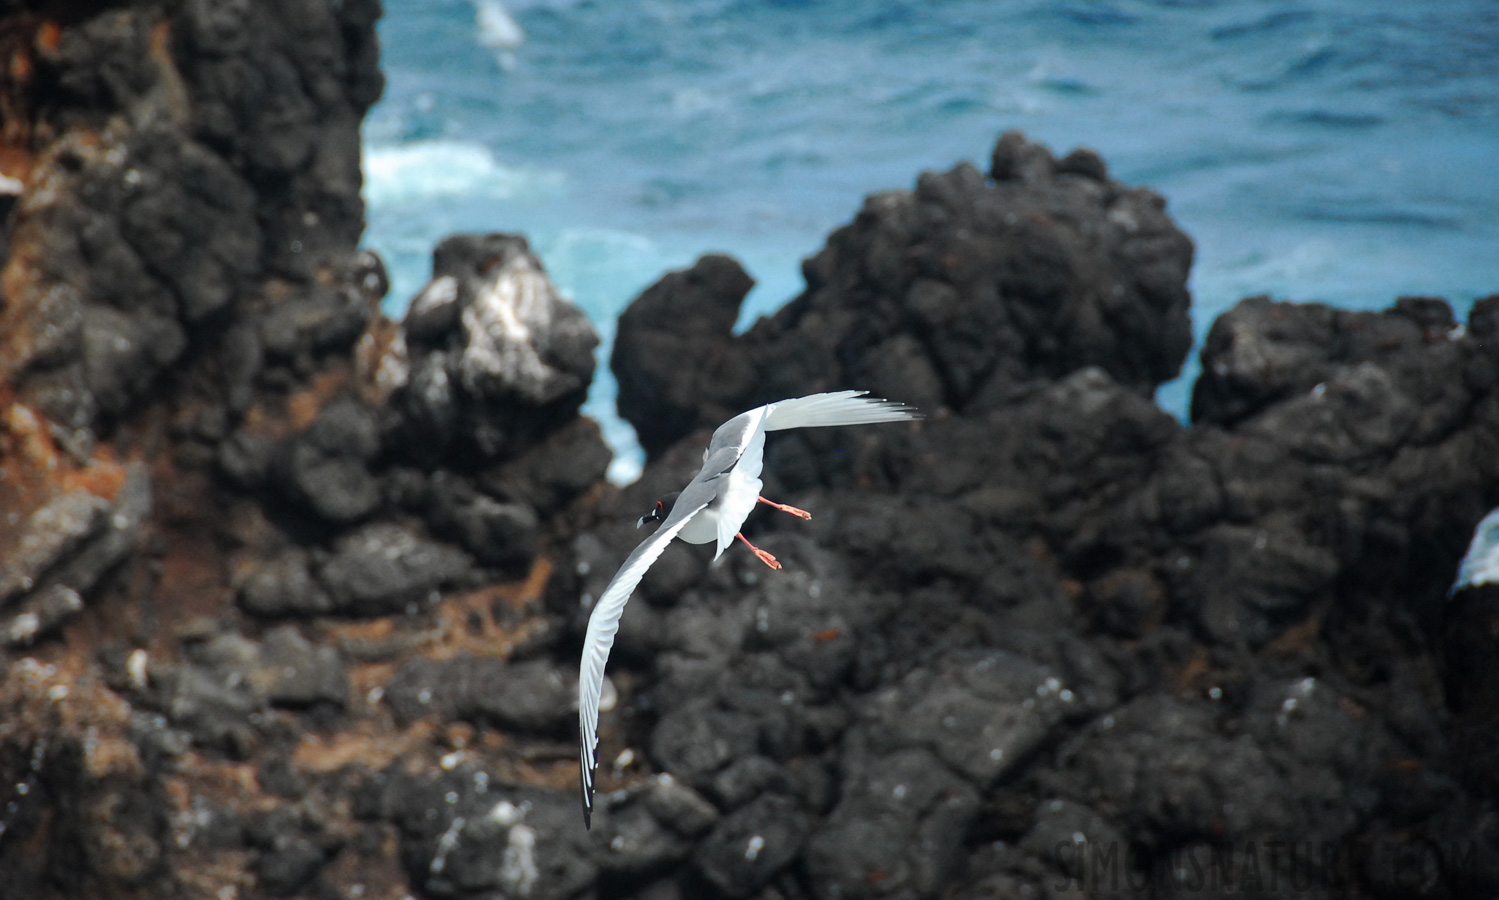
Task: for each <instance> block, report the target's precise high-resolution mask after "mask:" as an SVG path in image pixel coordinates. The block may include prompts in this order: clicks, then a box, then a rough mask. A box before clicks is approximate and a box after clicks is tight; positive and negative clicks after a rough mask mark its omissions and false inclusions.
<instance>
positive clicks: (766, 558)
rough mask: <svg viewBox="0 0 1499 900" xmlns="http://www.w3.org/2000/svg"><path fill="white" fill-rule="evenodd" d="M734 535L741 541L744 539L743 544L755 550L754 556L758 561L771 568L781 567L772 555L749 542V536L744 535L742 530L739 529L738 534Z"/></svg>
mask: <svg viewBox="0 0 1499 900" xmlns="http://www.w3.org/2000/svg"><path fill="white" fill-rule="evenodd" d="M734 537H736V538H739V539H740V540H741V541H744V546H746V547H748V548H750V549H751V550H753V551H755V556H756V557H757V558H758V559H759V560H760V562H763V563H765V564H766V565H767V566H770V567H771V568H772V569H779V568H780V567H781V564H780V563H779V562H777V561H776V558H775V557H774V556H771V555H770V554H769V553H766V552H765V551H764V550H761V549H760V548H759V547H756V546H755V545H754V544H751V543H750V542H749V538H747V537H745V536H744V532H742V531H741V532H739V533H738V534H736V535H734Z"/></svg>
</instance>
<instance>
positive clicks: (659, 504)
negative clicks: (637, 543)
mask: <svg viewBox="0 0 1499 900" xmlns="http://www.w3.org/2000/svg"><path fill="white" fill-rule="evenodd" d="M664 521H666V502H665V501H664V500H657V501H656V505H655V506H653V507H651V511H650V512H648V513H646V514H645V515H643V516H641V517H640V519H639V520H638V521H636V523H635V527H636V528H639V527H640V526H642V525H644V524H645V523H647V522H664Z"/></svg>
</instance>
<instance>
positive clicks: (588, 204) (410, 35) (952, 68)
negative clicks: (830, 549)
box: [364, 0, 1499, 479]
mask: <svg viewBox="0 0 1499 900" xmlns="http://www.w3.org/2000/svg"><path fill="white" fill-rule="evenodd" d="M380 39H381V44H382V52H383V58H384V66H385V71H386V75H387V79H388V81H387V87H386V92H385V96H384V99H383V100H382V101H381V102H380V103H379V105H377V106H376V107H375V109H374V110H373V111H372V113H371V115H370V116H369V119H368V120H367V122H366V125H365V129H364V137H365V150H364V153H365V179H366V186H365V191H366V198H367V200H368V203H369V230H368V232H367V233H366V237H365V244H366V246H369V247H372V248H374V249H376V250H378V251H379V252H380V253H381V254H382V256H384V258H385V260H386V262H387V264H388V265H389V267H390V269H391V274H392V285H393V286H392V290H391V294H390V297H389V299H388V301H387V309H388V311H389V312H390V313H391V314H393V315H400V314H401V313H402V312H403V311H404V309H405V306H406V304H407V302H408V301H409V300H410V298H411V296H412V294H414V293H415V292H416V291H417V290H418V289H419V288H420V286H421V285H422V284H423V283H425V281H426V279H427V277H428V276H429V274H430V253H431V250H432V247H433V245H434V244H435V243H436V242H437V241H438V240H439V239H440V238H441V237H443V236H444V235H447V234H451V233H453V232H458V231H497V230H498V231H518V232H523V233H525V234H527V235H528V236H529V237H530V239H531V241H532V245H533V247H534V248H535V249H536V251H537V252H538V254H539V255H540V256H541V258H542V259H543V261H544V262H545V263H546V266H547V268H548V270H549V271H550V273H551V274H552V277H553V278H554V280H556V282H557V283H558V284H559V286H561V288H562V289H563V290H564V291H565V292H567V293H568V294H569V295H570V296H571V297H572V298H573V299H574V301H575V302H577V303H578V304H579V305H580V306H581V307H582V308H583V309H584V310H585V311H586V312H587V313H588V314H589V315H590V316H591V317H592V318H593V320H594V321H595V322H596V323H597V324H598V326H599V328H600V331H601V332H602V333H603V334H604V335H605V337H606V340H607V338H608V337H609V336H611V335H612V330H613V323H614V319H615V317H616V316H617V315H618V313H619V311H620V310H621V309H622V308H623V307H624V305H625V304H626V303H628V302H629V300H630V299H631V298H633V297H634V296H635V295H636V294H637V293H638V292H639V291H640V290H641V289H642V288H644V287H646V286H647V285H649V284H650V283H651V282H653V281H654V280H655V279H656V278H658V277H659V276H660V275H661V274H663V273H664V272H666V271H667V270H669V269H673V268H680V267H682V266H686V265H689V264H690V263H691V262H692V260H694V259H695V258H696V257H697V256H699V255H700V254H702V253H705V252H710V251H721V252H727V253H730V254H733V255H734V256H736V257H738V258H739V259H740V261H741V262H743V263H744V264H745V266H746V268H747V269H749V271H750V272H751V274H753V275H754V276H755V278H756V279H757V280H758V285H757V287H756V289H755V291H754V292H753V293H752V294H751V295H750V298H749V300H748V302H747V303H746V307H745V315H744V319H743V320H742V322H741V324H747V323H748V322H749V321H753V319H754V318H755V317H756V316H758V315H760V314H763V313H767V312H771V311H773V310H775V309H776V308H778V307H779V306H780V305H781V304H783V303H784V302H785V301H787V300H789V299H790V298H792V297H793V296H795V295H796V294H797V292H798V291H799V290H800V289H801V287H802V283H801V277H800V268H799V265H800V260H801V259H802V258H803V257H806V256H809V255H811V254H812V253H814V252H815V251H816V250H817V249H818V248H819V247H820V246H821V244H822V241H823V239H824V238H825V237H826V235H827V233H828V232H829V231H831V230H832V229H833V228H835V227H837V226H838V225H840V224H842V223H844V222H846V221H848V220H849V219H850V218H851V217H852V215H853V214H854V212H855V211H856V210H857V209H858V208H859V206H860V203H861V201H862V198H863V196H864V195H865V194H867V193H870V192H872V191H876V190H883V189H888V188H900V187H909V186H911V185H912V184H913V183H914V181H915V177H916V175H917V173H918V172H920V171H922V170H924V169H944V168H947V167H949V166H951V165H953V164H954V163H956V162H958V161H960V160H964V159H968V160H973V161H975V162H976V163H978V164H979V165H980V167H981V168H982V167H983V166H984V163H985V161H986V160H987V157H988V153H989V150H990V149H991V147H992V146H993V142H994V140H995V138H996V137H997V136H998V135H999V134H1000V132H1002V131H1004V130H1005V129H1007V128H1021V129H1024V130H1025V131H1026V132H1027V133H1028V134H1029V135H1030V136H1031V137H1033V138H1036V139H1040V140H1043V141H1045V142H1047V143H1048V144H1050V145H1051V146H1052V147H1053V149H1054V150H1056V151H1057V152H1058V153H1062V152H1065V151H1066V150H1068V149H1070V148H1072V147H1074V146H1077V145H1086V146H1090V147H1093V148H1095V149H1097V150H1099V151H1100V152H1101V153H1102V154H1103V155H1104V157H1105V159H1106V160H1107V161H1108V162H1109V164H1110V167H1111V170H1112V172H1113V174H1114V175H1115V176H1116V177H1118V178H1121V179H1122V180H1124V181H1126V182H1128V183H1132V184H1144V185H1148V186H1150V187H1153V188H1155V189H1156V190H1158V191H1160V192H1161V193H1162V194H1164V195H1165V196H1166V197H1167V198H1168V200H1169V204H1170V205H1169V207H1168V208H1169V210H1170V212H1171V214H1172V215H1173V216H1174V217H1175V219H1176V221H1177V222H1178V223H1179V224H1180V225H1181V227H1183V228H1184V229H1185V230H1186V231H1187V232H1188V233H1189V234H1190V235H1191V236H1192V238H1193V239H1194V241H1196V244H1197V259H1196V263H1195V265H1194V268H1193V274H1192V281H1191V288H1192V291H1193V295H1194V298H1195V299H1194V308H1193V321H1194V324H1195V328H1196V330H1197V334H1198V336H1199V338H1200V337H1201V336H1202V335H1203V334H1204V333H1205V332H1206V330H1207V327H1208V326H1209V325H1210V324H1211V323H1212V320H1213V318H1214V317H1215V316H1216V315H1217V314H1218V313H1219V312H1221V311H1222V310H1224V309H1225V308H1227V307H1228V306H1230V305H1232V304H1233V303H1234V302H1235V301H1237V300H1238V299H1239V298H1241V297H1244V296H1248V295H1251V294H1261V293H1265V294H1270V295H1272V296H1275V297H1277V298H1281V299H1292V300H1320V301H1324V302H1328V303H1332V304H1335V305H1338V306H1342V307H1348V308H1381V307H1384V306H1386V305H1388V304H1389V303H1390V302H1391V301H1392V300H1393V299H1394V298H1395V297H1396V296H1398V295H1401V294H1426V295H1436V296H1443V297H1446V298H1447V299H1449V300H1451V301H1452V302H1453V303H1454V305H1456V306H1457V307H1458V309H1459V313H1460V314H1461V313H1464V312H1465V311H1466V308H1467V306H1468V305H1469V304H1470V303H1471V301H1472V300H1473V299H1475V298H1476V297H1480V296H1483V295H1485V294H1488V293H1494V292H1499V3H1494V2H1493V0H1471V2H1458V0H1447V2H1443V0H1434V2H1428V3H1419V4H1414V3H1394V2H1379V0H1321V2H1310V0H1219V2H1213V0H1091V2H1089V0H1063V2H1018V0H1017V2H1010V3H995V2H979V0H953V2H930V0H929V2H915V0H869V2H863V3H847V2H819V0H780V2H749V0H641V2H603V0H505V2H503V4H502V0H387V2H386V16H385V19H384V20H383V22H382V23H381V25H380ZM602 353H603V354H604V355H601V360H602V359H607V355H606V353H607V345H606V347H605V348H604V351H602ZM1195 371H1196V361H1195V357H1194V358H1193V360H1192V362H1191V363H1189V365H1188V368H1187V370H1186V371H1185V372H1184V374H1183V377H1182V378H1180V379H1178V380H1177V381H1175V382H1172V383H1170V384H1168V385H1166V386H1165V387H1163V388H1162V390H1161V392H1160V394H1159V396H1158V400H1159V402H1160V403H1161V404H1162V405H1163V406H1164V407H1165V408H1166V409H1168V410H1170V411H1172V412H1174V413H1176V414H1178V415H1181V414H1182V413H1183V412H1184V410H1185V407H1186V404H1187V398H1188V393H1189V390H1190V379H1191V378H1192V377H1193V376H1194V375H1195ZM613 397H614V384H613V381H612V379H611V378H610V376H609V373H608V370H607V367H601V369H600V375H599V378H598V380H597V382H596V384H595V386H594V390H593V392H592V394H591V395H590V399H589V404H588V406H587V407H586V410H587V412H589V413H590V414H591V415H594V416H595V417H596V418H598V419H599V420H600V421H601V422H602V423H603V424H604V426H605V434H606V437H607V438H608V439H609V441H610V443H611V444H612V445H613V446H614V447H615V448H616V451H617V455H618V458H617V460H616V465H615V468H614V469H613V470H612V475H613V476H614V477H615V478H618V479H628V478H629V477H630V476H631V474H632V473H633V472H634V471H638V466H639V458H640V457H639V451H638V448H637V447H636V446H635V445H634V440H633V435H632V434H631V432H630V429H629V427H628V425H626V424H624V423H623V422H621V421H620V420H619V419H618V418H617V417H616V416H615V415H614V406H613Z"/></svg>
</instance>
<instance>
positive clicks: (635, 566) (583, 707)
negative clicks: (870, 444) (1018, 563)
mask: <svg viewBox="0 0 1499 900" xmlns="http://www.w3.org/2000/svg"><path fill="white" fill-rule="evenodd" d="M866 393H868V392H867V391H835V392H833V393H829V394H812V395H810V396H807V397H798V398H796V399H794V400H782V401H780V402H778V403H767V404H766V405H764V406H762V407H760V408H758V409H752V410H750V411H749V412H744V413H740V414H739V415H737V416H735V417H734V418H732V419H730V420H729V421H727V422H725V423H723V424H722V425H720V426H718V430H717V431H715V432H713V440H711V441H709V443H708V448H707V449H706V450H704V451H703V468H702V469H701V470H700V471H699V472H698V473H697V475H696V476H694V477H693V479H692V481H690V482H689V483H688V484H687V486H686V487H685V488H683V489H682V490H681V491H679V492H677V493H673V494H668V495H666V496H665V497H663V498H661V499H660V500H657V501H656V504H655V506H654V507H652V509H651V511H650V512H649V513H647V514H646V515H645V516H643V517H641V519H640V521H639V522H637V523H636V527H637V528H638V527H640V526H641V525H644V524H645V523H646V522H660V523H661V526H660V527H659V528H657V529H656V531H655V533H654V534H652V535H651V536H650V537H648V538H646V539H645V540H643V541H641V542H640V546H638V547H636V548H635V549H634V551H632V552H631V553H630V555H629V556H628V557H627V558H626V559H625V562H624V565H622V566H620V568H619V571H618V572H617V573H615V575H614V578H613V580H611V581H610V582H609V586H608V587H607V588H605V589H604V593H603V595H602V596H601V597H599V601H598V603H597V604H595V605H594V607H593V615H591V616H589V618H588V634H587V636H586V637H585V638H584V640H583V664H582V668H581V670H580V671H579V673H578V731H579V733H580V736H581V738H582V748H581V752H580V754H579V766H580V769H581V772H580V775H581V782H582V786H583V824H584V826H585V827H591V826H592V823H593V777H594V772H595V770H596V769H597V767H598V743H599V738H598V725H599V695H600V694H601V693H602V692H603V689H604V664H605V663H606V662H607V661H608V660H609V649H610V648H611V647H613V646H614V635H615V632H617V631H619V617H620V615H621V614H622V613H623V612H624V611H625V603H626V602H627V601H628V600H629V599H630V594H631V593H632V592H634V590H635V586H636V585H638V584H640V579H641V577H642V576H644V575H645V570H646V569H649V568H650V567H651V564H652V563H654V562H655V561H656V559H657V558H658V557H660V556H661V553H662V551H664V550H665V549H666V545H667V544H669V543H671V541H672V538H681V539H682V540H684V541H686V542H687V543H689V544H710V543H716V544H717V545H718V552H717V553H715V554H714V557H713V558H714V559H717V558H718V557H719V556H722V555H723V552H724V550H726V549H728V547H729V545H730V544H732V543H733V542H734V541H735V539H738V540H740V541H743V542H744V544H745V545H746V546H747V547H749V548H750V550H752V551H754V554H755V556H756V557H758V558H759V559H760V561H761V562H763V563H765V564H766V565H767V566H770V567H771V568H772V569H779V568H780V567H781V564H780V563H779V562H777V561H776V558H775V557H774V556H771V555H770V554H769V553H766V552H765V551H764V550H761V549H760V548H759V547H756V546H755V545H754V544H751V543H750V542H749V539H748V538H746V537H745V536H744V533H743V532H741V531H740V530H739V529H740V527H741V526H742V525H743V524H744V520H745V519H746V518H748V517H749V514H750V511H751V510H753V509H754V508H755V505H756V504H757V503H765V504H768V505H770V506H773V507H775V508H776V509H779V510H781V511H782V512H787V513H791V514H792V515H794V516H799V517H801V518H803V519H810V518H811V517H812V514H811V513H809V512H806V511H805V510H800V509H797V508H796V507H794V506H786V505H784V504H781V503H771V501H769V500H766V499H765V498H764V497H761V496H760V486H761V482H760V468H761V466H762V464H763V463H764V452H765V433H766V432H767V431H785V430H786V429H788V428H811V427H814V426H821V427H825V426H831V425H870V424H874V423H877V422H902V421H905V420H907V419H914V418H916V417H917V414H916V412H915V411H914V410H912V409H911V408H910V407H908V406H904V405H902V404H900V403H893V402H891V401H889V400H878V399H875V398H873V397H866V396H864V395H865V394H866Z"/></svg>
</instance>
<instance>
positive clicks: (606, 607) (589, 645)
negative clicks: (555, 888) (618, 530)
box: [578, 452, 733, 827]
mask: <svg viewBox="0 0 1499 900" xmlns="http://www.w3.org/2000/svg"><path fill="white" fill-rule="evenodd" d="M708 462H710V463H713V465H712V466H709V465H708V463H704V465H703V468H702V471H700V472H698V473H697V476H696V477H695V478H693V479H692V481H691V482H689V483H688V485H687V487H686V488H684V489H683V490H682V493H681V495H680V496H678V497H677V502H676V503H675V504H674V505H673V506H672V509H671V514H670V515H668V516H667V517H666V521H664V522H662V523H661V527H660V528H658V529H656V532H655V534H652V535H651V536H650V537H648V538H646V539H645V540H643V541H641V542H640V544H639V546H637V547H636V548H635V549H634V550H632V551H631V552H630V555H629V556H627V557H625V562H624V565H622V566H620V567H619V571H618V572H616V573H614V578H613V579H611V580H610V581H609V586H608V587H606V588H604V593H603V595H602V596H600V597H599V600H598V603H596V604H594V607H593V613H592V614H591V615H590V616H589V617H588V632H587V634H586V636H585V637H584V638H583V662H582V665H581V667H580V669H579V671H578V732H579V737H580V739H581V747H580V750H579V758H578V763H579V767H580V770H581V771H580V775H579V777H580V781H581V783H582V788H583V825H584V827H591V826H592V824H593V776H594V771H595V770H596V769H597V768H598V744H599V736H598V726H599V696H600V695H601V694H602V693H603V691H604V664H605V663H607V662H608V661H609V651H610V650H611V649H612V648H613V647H614V635H615V634H616V633H617V632H618V631H619V618H620V616H621V615H622V614H623V613H624V611H625V603H626V602H628V601H629V599H630V595H631V594H632V593H634V592H635V587H636V585H638V584H640V579H641V578H642V577H644V575H645V572H646V570H647V569H649V568H650V567H651V565H652V564H654V563H655V562H656V560H657V559H658V558H659V557H660V556H661V554H662V552H664V551H665V550H666V545H667V544H670V543H671V540H672V538H674V537H676V536H677V533H678V532H680V531H681V530H682V528H683V527H684V526H686V524H687V523H688V522H689V521H691V520H692V517H693V516H695V515H697V514H698V513H700V512H702V511H703V509H704V508H705V507H707V505H708V504H709V503H711V502H713V498H714V497H715V496H716V495H717V489H718V485H719V476H721V475H722V474H723V473H724V472H725V471H727V470H728V469H729V468H730V467H732V465H733V461H732V460H730V459H729V458H728V454H725V453H722V452H720V453H718V454H716V456H710V457H709V460H708Z"/></svg>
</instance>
